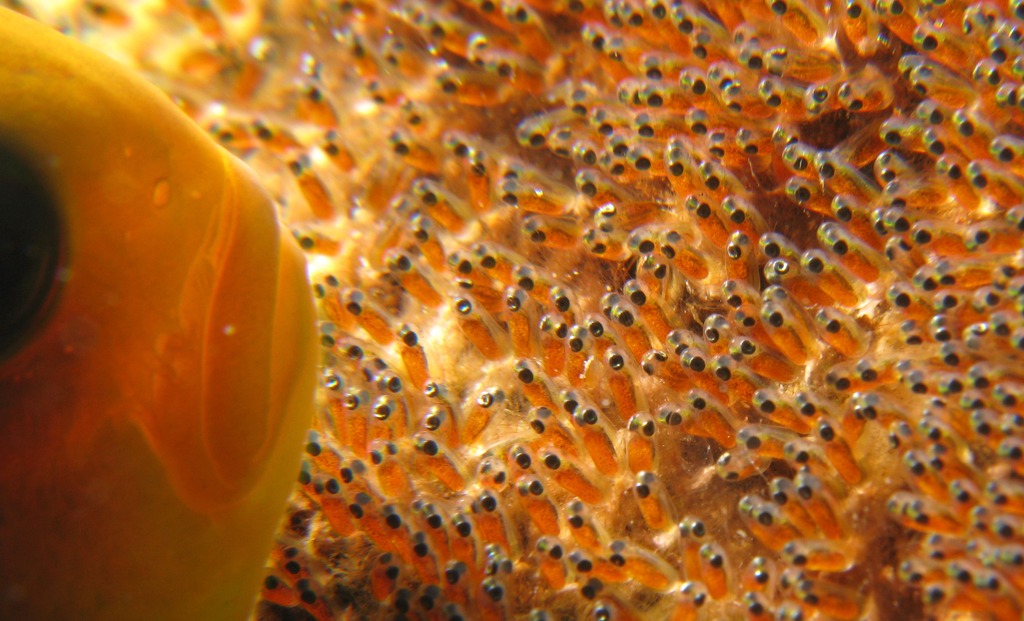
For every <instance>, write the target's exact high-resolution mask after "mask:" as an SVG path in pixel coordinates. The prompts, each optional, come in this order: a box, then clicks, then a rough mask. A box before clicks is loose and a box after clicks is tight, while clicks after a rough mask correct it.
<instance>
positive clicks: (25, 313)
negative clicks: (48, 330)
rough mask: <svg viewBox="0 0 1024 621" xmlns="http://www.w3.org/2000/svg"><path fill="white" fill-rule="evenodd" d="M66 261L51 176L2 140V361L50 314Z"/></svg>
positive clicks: (0, 199)
mask: <svg viewBox="0 0 1024 621" xmlns="http://www.w3.org/2000/svg"><path fill="white" fill-rule="evenodd" d="M65 260H66V257H65V256H64V231H63V219H62V214H61V209H60V205H59V204H58V203H57V200H56V197H54V196H53V193H52V192H51V190H50V187H49V180H48V179H46V178H45V177H44V176H43V175H42V174H40V172H39V171H38V170H36V168H35V167H34V166H33V165H32V163H31V162H30V161H29V159H28V157H27V156H26V154H24V153H21V152H19V151H17V150H16V149H15V148H14V147H12V146H11V145H8V144H6V143H5V142H4V141H3V140H2V139H0V360H3V359H4V358H6V357H7V356H9V355H11V354H13V353H14V352H16V351H17V350H18V348H20V347H21V346H22V345H24V343H25V342H26V340H27V339H28V338H30V337H31V335H32V333H33V332H34V331H35V330H36V329H38V328H39V326H40V325H41V324H42V323H43V322H44V321H45V319H46V318H47V317H48V315H49V312H50V311H51V310H52V308H53V304H54V302H55V300H56V297H57V294H58V293H59V289H60V282H59V280H58V276H59V273H60V268H61V267H62V266H63V264H64V262H65Z"/></svg>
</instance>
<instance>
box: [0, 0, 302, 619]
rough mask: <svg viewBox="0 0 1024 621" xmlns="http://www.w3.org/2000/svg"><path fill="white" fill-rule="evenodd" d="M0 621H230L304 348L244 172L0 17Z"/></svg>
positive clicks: (157, 109) (166, 106)
mask: <svg viewBox="0 0 1024 621" xmlns="http://www.w3.org/2000/svg"><path fill="white" fill-rule="evenodd" d="M0 41H2V44H0V618H3V619H26V620H37V621H43V620H48V619H103V620H114V619H151V620H152V619H174V620H182V619H210V620H213V619H218V620H229V621H230V620H233V619H244V618H246V616H247V615H248V614H249V612H250V611H251V609H252V607H253V605H254V601H255V596H256V593H257V590H258V588H259V583H260V580H261V578H262V572H263V564H264V560H265V559H266V557H267V554H268V552H269V550H270V546H271V540H272V537H273V532H274V530H275V528H276V527H277V526H278V524H279V522H280V520H281V515H282V513H283V509H284V504H285V500H286V498H287V496H288V493H289V491H290V489H291V487H292V483H293V482H294V481H295V477H296V473H297V472H298V466H299V459H300V452H301V446H302V438H303V435H304V433H305V431H306V429H307V428H308V426H309V424H310V420H311V416H312V413H313V399H314V392H315V386H314V384H315V381H316V361H317V355H318V354H317V351H318V349H317V343H316V340H315V325H316V320H315V317H314V309H313V303H312V299H311V292H310V288H309V286H308V284H307V280H306V270H305V262H304V260H303V257H302V255H301V252H300V251H299V249H298V247H297V246H296V245H295V244H294V242H293V240H292V239H291V237H292V236H291V235H289V234H286V233H283V232H282V231H281V229H280V227H279V225H278V223H277V220H276V217H275V208H274V204H273V202H272V200H271V199H270V198H269V196H268V195H267V194H266V193H265V192H264V190H262V189H261V187H260V185H259V183H258V182H257V180H256V178H255V176H254V174H253V173H252V172H251V171H250V170H249V169H248V168H247V167H246V166H245V165H244V164H242V163H241V162H239V161H238V160H236V159H234V158H233V157H231V156H230V155H228V154H227V153H226V152H225V151H224V150H222V149H221V148H219V147H218V146H215V145H214V143H213V142H211V141H210V140H209V139H208V138H207V137H206V136H205V135H204V134H203V133H202V131H201V130H200V129H198V128H197V127H196V126H195V125H193V124H192V122H191V121H189V120H188V119H187V117H186V116H185V115H184V114H182V113H181V112H180V111H179V110H178V109H177V108H176V107H175V106H174V104H173V103H172V102H171V101H170V100H169V99H168V98H167V97H166V96H164V95H163V94H161V93H160V92H159V91H157V90H156V89H155V88H154V87H152V86H150V85H149V84H147V83H145V82H144V81H143V80H142V79H140V78H138V77H136V76H135V75H133V74H132V73H131V72H130V71H129V70H127V69H125V68H123V67H121V66H120V65H118V64H117V63H115V62H113V61H112V60H110V59H108V58H106V57H105V56H103V55H101V54H99V53H97V52H93V51H91V50H89V49H86V48H85V47H84V46H82V45H80V44H78V43H76V42H74V41H71V40H70V39H67V38H65V37H63V36H61V35H60V34H58V33H57V32H56V31H54V30H52V29H50V28H48V27H46V26H43V25H41V24H38V23H36V22H33V21H31V20H29V19H27V18H25V17H22V16H20V15H18V14H16V13H14V12H11V11H8V10H6V9H2V8H0Z"/></svg>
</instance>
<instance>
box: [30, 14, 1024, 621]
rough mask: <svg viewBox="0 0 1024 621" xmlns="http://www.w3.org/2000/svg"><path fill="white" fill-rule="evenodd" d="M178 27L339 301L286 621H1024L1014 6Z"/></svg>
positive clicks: (292, 542) (332, 317) (273, 570)
mask: <svg viewBox="0 0 1024 621" xmlns="http://www.w3.org/2000/svg"><path fill="white" fill-rule="evenodd" d="M300 4H301V3H300ZM132 10H134V11H142V10H143V9H140V8H138V7H135V8H134V9H129V8H125V7H120V8H119V6H118V5H114V4H109V3H101V2H96V1H92V2H88V3H86V4H85V5H83V6H82V7H81V9H80V16H79V17H80V22H76V23H78V26H76V28H77V29H78V33H79V34H80V36H83V37H86V36H88V35H89V33H94V34H95V33H110V32H118V31H131V30H132V28H135V26H133V23H137V20H138V19H140V18H139V17H138V16H136V17H135V18H133V17H132V14H131V11H132ZM165 11H166V12H165V14H162V16H161V19H162V20H163V21H160V20H158V21H160V26H159V27H160V28H161V29H163V30H164V31H165V32H176V33H177V35H176V39H175V44H174V45H170V44H167V45H165V46H164V48H168V49H173V50H174V52H173V53H170V52H167V53H165V54H164V55H163V56H161V57H160V58H154V57H150V56H147V55H146V54H145V53H144V50H145V49H148V48H147V47H146V46H145V45H144V44H137V45H136V46H135V47H132V46H130V45H127V44H121V47H120V48H119V49H120V50H121V51H122V52H121V53H122V55H125V56H128V57H130V58H132V59H134V62H136V63H137V65H138V66H139V67H140V68H141V69H142V70H144V71H148V72H149V73H150V74H151V75H153V76H154V77H155V79H156V80H157V82H158V84H160V85H162V86H164V87H165V88H167V89H168V91H169V92H171V93H172V94H173V95H174V96H176V97H177V98H178V100H179V101H180V102H181V104H182V106H183V107H184V108H185V109H186V110H187V111H189V112H190V113H191V114H192V115H193V116H194V117H195V118H196V119H197V120H198V121H199V122H200V123H202V124H203V125H204V126H205V127H206V128H207V129H208V130H209V131H210V132H211V134H212V135H214V136H215V137H217V138H218V139H219V140H220V141H221V142H222V144H224V145H225V146H226V147H228V148H229V149H231V150H233V151H234V152H235V153H237V154H239V155H241V156H243V157H247V158H248V160H249V161H250V163H251V164H252V165H253V166H254V167H256V168H257V170H258V171H259V172H260V173H261V175H262V176H263V177H264V179H265V180H266V181H267V183H268V185H269V187H271V188H274V189H275V191H276V192H277V194H278V199H279V201H280V202H281V204H282V205H283V209H284V212H285V214H286V216H287V218H288V220H289V222H290V223H291V224H292V226H293V229H294V231H295V235H296V237H297V239H299V241H300V243H301V245H302V246H303V247H304V248H305V249H306V250H307V251H308V252H309V254H310V258H311V265H312V272H313V280H314V292H315V295H316V297H317V299H318V303H319V308H320V314H321V321H322V323H321V335H322V343H323V355H324V365H323V377H322V386H323V387H322V390H321V398H320V410H319V411H318V412H317V417H316V423H315V428H314V430H313V431H311V433H310V437H309V444H308V445H307V448H306V458H305V462H304V464H303V466H302V471H301V473H300V474H299V476H298V481H299V488H298V491H297V492H296V494H295V496H294V498H293V501H292V507H291V509H290V511H289V515H288V516H287V519H286V523H285V526H284V527H283V529H282V532H281V535H280V537H279V541H278V544H277V545H276V547H275V551H274V552H273V555H272V557H271V560H270V563H269V570H268V576H267V578H266V581H265V583H264V588H263V593H262V602H261V604H260V608H259V611H258V614H259V617H260V618H263V619H282V618H301V617H302V616H309V615H311V616H312V617H313V618H315V619H332V618H349V617H351V618H363V617H367V616H371V617H376V616H378V615H380V614H386V616H385V617H384V618H392V617H395V618H409V619H448V620H453V621H454V620H456V619H477V618H479V619H503V618H527V617H528V618H530V619H537V620H540V619H575V618H594V619H601V620H605V619H639V618H664V619H673V620H675V621H682V620H687V619H724V618H730V619H732V618H736V619H741V618H746V619H779V620H791V621H795V620H798V619H808V620H809V619H814V618H820V619H858V618H877V619H896V618H900V619H913V618H924V617H932V618H949V619H952V618H964V617H963V616H962V615H971V614H973V615H975V616H971V617H970V618H978V619H982V618H993V619H999V620H1011V619H1020V618H1021V615H1022V612H1024V479H1022V475H1024V417H1022V416H1021V413H1020V408H1021V405H1022V404H1024V375H1022V374H1024V371H1022V369H1024V367H1022V366H1021V362H1022V355H1024V271H1022V270H1024V254H1022V252H1021V251H1022V247H1024V238H1022V231H1024V173H1022V170H1024V134H1022V127H1024V86H1022V85H1024V25H1022V24H1024V22H1022V20H1024V2H1021V1H1020V0H1010V1H1009V2H998V3H996V2H977V3H973V4H971V3H967V2H960V1H957V0H928V1H919V0H844V1H835V2H831V3H824V2H821V3H819V2H814V1H813V0H751V1H745V2H719V1H711V0H706V1H703V2H702V1H700V0H605V1H604V2H601V1H598V0H436V1H433V0H404V1H402V0H399V1H395V2H370V1H365V2H361V1H344V2H331V3H322V4H318V3H312V4H308V5H306V4H302V5H301V6H291V5H287V4H282V5H276V4H274V5H267V6H260V7H253V6H248V5H247V4H246V3H245V2H244V0H236V1H226V0H225V1H224V2H212V3H208V2H206V1H204V0H200V1H196V2H187V3H176V2H171V3H169V8H166V9H165ZM118 15H121V16H122V17H123V19H121V18H118V19H112V18H111V16H115V17H116V16H118ZM254 15H255V17H254ZM44 17H47V16H44ZM133 20H135V21H133ZM150 21H152V20H150ZM104 36H106V35H104ZM133 40H135V39H133ZM111 41H117V39H116V38H111V37H109V36H106V42H107V43H108V44H109V43H110V42H111ZM303 611H304V612H303ZM958 615H960V616H958Z"/></svg>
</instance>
